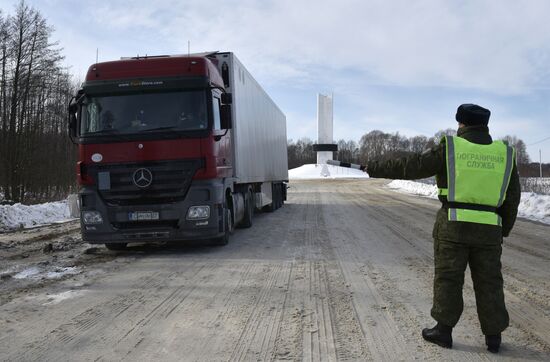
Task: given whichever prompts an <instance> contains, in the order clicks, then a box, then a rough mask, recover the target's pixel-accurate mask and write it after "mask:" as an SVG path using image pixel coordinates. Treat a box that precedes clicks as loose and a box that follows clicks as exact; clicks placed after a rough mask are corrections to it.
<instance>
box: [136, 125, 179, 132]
mask: <svg viewBox="0 0 550 362" xmlns="http://www.w3.org/2000/svg"><path fill="white" fill-rule="evenodd" d="M174 128H178V127H177V126H164V127H155V128H149V129H144V130H143V131H140V133H141V132H150V131H163V130H167V129H174Z"/></svg>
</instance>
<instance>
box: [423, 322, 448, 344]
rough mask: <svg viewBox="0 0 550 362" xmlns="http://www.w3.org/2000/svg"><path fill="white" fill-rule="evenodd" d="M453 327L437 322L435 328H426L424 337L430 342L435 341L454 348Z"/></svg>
mask: <svg viewBox="0 0 550 362" xmlns="http://www.w3.org/2000/svg"><path fill="white" fill-rule="evenodd" d="M452 333H453V328H452V327H449V326H446V325H444V324H441V323H437V324H436V325H435V327H433V328H424V329H423V330H422V337H424V339H425V340H426V341H428V342H432V343H435V344H437V345H439V346H441V347H444V348H453V336H452Z"/></svg>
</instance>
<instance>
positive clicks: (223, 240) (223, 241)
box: [214, 202, 233, 246]
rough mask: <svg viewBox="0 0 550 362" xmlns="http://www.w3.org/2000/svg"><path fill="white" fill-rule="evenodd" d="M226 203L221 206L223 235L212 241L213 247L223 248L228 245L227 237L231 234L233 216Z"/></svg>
mask: <svg viewBox="0 0 550 362" xmlns="http://www.w3.org/2000/svg"><path fill="white" fill-rule="evenodd" d="M227 205H228V204H227V202H226V203H225V204H224V205H223V218H224V220H223V225H224V226H223V227H224V233H223V235H222V236H220V237H218V238H215V239H214V245H218V246H223V245H227V244H228V243H229V236H230V235H231V233H232V232H233V226H232V224H233V216H232V214H231V209H230V208H229V207H228V206H227Z"/></svg>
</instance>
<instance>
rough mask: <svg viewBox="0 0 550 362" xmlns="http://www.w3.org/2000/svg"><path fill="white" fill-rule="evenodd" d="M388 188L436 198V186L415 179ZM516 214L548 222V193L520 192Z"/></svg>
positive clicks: (549, 221)
mask: <svg viewBox="0 0 550 362" xmlns="http://www.w3.org/2000/svg"><path fill="white" fill-rule="evenodd" d="M388 187H389V188H392V189H395V190H397V191H402V192H406V193H410V194H415V195H420V196H426V197H430V198H433V199H436V198H437V186H436V185H427V184H424V183H420V182H415V181H406V180H394V181H392V182H390V183H389V184H388ZM518 215H519V216H520V217H523V218H526V219H530V220H535V221H540V222H543V223H545V224H550V195H540V194H536V193H534V192H522V193H521V201H520V204H519V211H518Z"/></svg>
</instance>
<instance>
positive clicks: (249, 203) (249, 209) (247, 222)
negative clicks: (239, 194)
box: [239, 190, 256, 228]
mask: <svg viewBox="0 0 550 362" xmlns="http://www.w3.org/2000/svg"><path fill="white" fill-rule="evenodd" d="M255 207H256V206H255V204H254V194H253V193H252V191H250V190H248V191H247V192H246V194H245V195H244V216H243V220H242V221H241V223H240V225H239V226H240V227H242V228H249V227H251V226H252V218H253V217H254V208H255Z"/></svg>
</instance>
